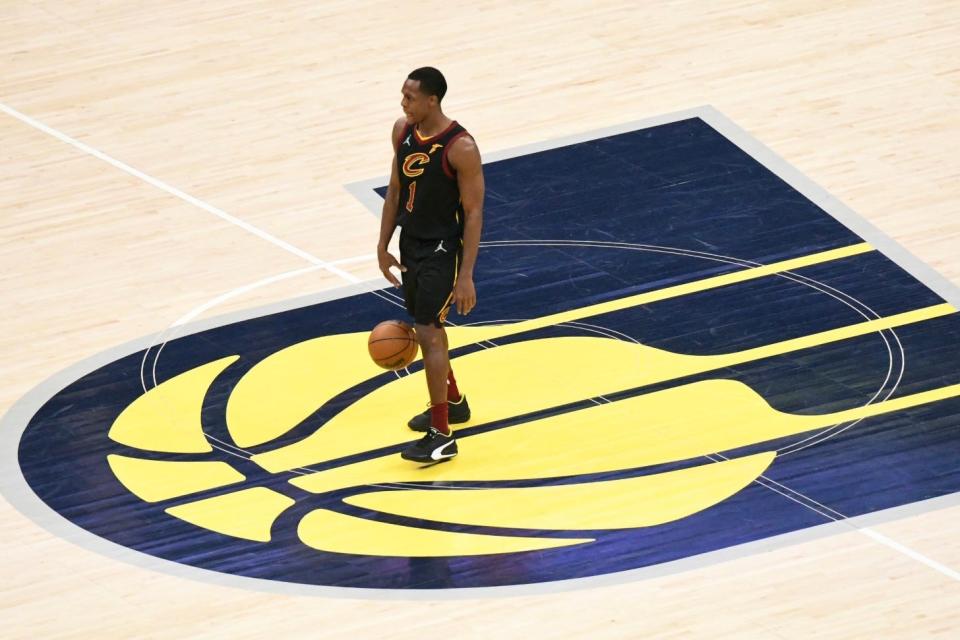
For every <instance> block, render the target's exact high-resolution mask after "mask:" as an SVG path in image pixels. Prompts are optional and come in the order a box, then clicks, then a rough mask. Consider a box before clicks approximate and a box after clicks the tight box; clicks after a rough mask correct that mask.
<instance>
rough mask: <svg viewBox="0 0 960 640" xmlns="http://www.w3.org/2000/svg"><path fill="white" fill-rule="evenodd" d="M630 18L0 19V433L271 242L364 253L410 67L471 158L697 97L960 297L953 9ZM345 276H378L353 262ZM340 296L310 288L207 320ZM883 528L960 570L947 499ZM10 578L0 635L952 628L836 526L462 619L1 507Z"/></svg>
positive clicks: (220, 285) (73, 11)
mask: <svg viewBox="0 0 960 640" xmlns="http://www.w3.org/2000/svg"><path fill="white" fill-rule="evenodd" d="M640 4H641V3H625V4H623V5H616V4H613V3H609V2H574V1H567V2H550V3H547V2H524V3H512V2H499V1H493V0H490V1H483V2H477V3H450V2H432V1H431V2H417V3H378V2H342V1H340V2H323V3H321V2H303V1H300V2H297V1H292V0H291V1H282V0H280V1H276V2H264V1H262V0H260V1H255V0H235V1H229V0H223V1H220V2H212V1H211V2H193V1H186V0H180V1H167V2H159V3H129V2H123V1H116V0H115V1H112V2H80V1H75V2H44V1H39V0H37V1H34V2H8V3H4V4H3V5H2V6H0V103H2V105H3V106H4V111H3V112H2V113H0V295H2V301H3V311H4V312H3V314H2V317H0V379H2V381H3V384H2V387H0V413H2V412H4V411H6V410H7V409H8V408H9V407H10V406H11V405H12V404H13V402H15V401H16V400H17V399H18V398H19V397H20V396H22V395H23V394H24V393H26V392H27V391H28V390H30V389H31V388H33V387H34V386H36V385H37V384H39V383H40V382H42V381H43V380H44V379H46V378H47V377H49V376H51V375H53V374H54V373H56V372H58V371H60V370H61V369H64V368H66V367H67V366H69V365H71V364H73V363H75V362H77V361H79V360H81V359H83V358H84V357H87V356H89V355H92V354H95V353H98V352H100V351H102V350H105V349H107V348H109V347H112V346H115V345H118V344H120V343H122V342H125V341H127V340H130V339H133V338H137V337H140V336H143V335H147V334H151V333H158V332H160V331H162V330H163V329H165V328H166V327H167V326H168V325H170V324H171V323H173V322H174V321H176V320H177V319H178V318H180V317H182V316H183V315H185V314H187V313H189V312H190V311H191V310H193V309H196V308H197V307H199V306H201V305H203V304H204V303H206V302H208V301H210V300H212V299H214V298H216V297H217V296H219V295H221V294H223V293H225V292H228V291H231V290H234V289H237V288H238V287H242V286H244V285H247V284H250V283H252V282H255V281H257V280H260V279H262V278H266V277H269V276H273V275H276V274H280V273H284V272H288V271H292V270H296V269H301V268H303V267H306V266H309V265H310V264H311V263H310V262H309V260H308V259H306V258H305V257H304V256H303V254H300V255H297V254H296V253H294V252H292V251H291V249H290V247H289V246H281V244H282V242H286V243H290V244H291V245H293V246H295V247H296V248H298V249H299V250H301V251H302V252H305V253H307V254H310V255H312V256H314V257H315V258H319V259H321V260H323V261H336V260H340V259H346V258H351V257H354V256H362V255H368V256H372V250H373V247H374V245H375V242H376V230H377V221H376V220H375V219H374V217H372V216H371V215H370V214H369V212H368V211H366V210H365V209H364V207H363V205H362V204H360V203H359V202H357V201H356V200H355V199H354V198H353V197H352V196H351V195H350V194H349V193H348V192H347V191H345V190H344V188H343V185H344V184H346V183H350V182H354V181H357V180H361V179H364V178H369V177H372V176H376V175H381V174H384V173H386V172H387V170H388V168H389V164H388V163H389V158H390V148H389V146H388V145H389V142H388V135H389V130H390V125H391V123H392V122H393V120H394V119H395V118H396V117H397V116H398V115H399V113H400V112H399V100H400V94H399V89H400V85H401V84H402V81H403V78H404V77H405V75H406V73H407V72H409V71H410V70H411V69H413V68H414V67H417V66H421V65H424V64H431V65H434V66H437V67H439V68H440V69H442V70H443V71H444V73H445V74H446V75H447V78H448V81H449V84H450V91H449V94H448V97H447V99H446V100H445V107H446V111H447V112H448V114H450V115H452V116H453V117H456V118H457V119H458V120H460V121H461V122H462V123H464V124H465V125H466V126H467V127H468V128H469V129H470V130H471V132H472V133H473V134H474V135H475V136H476V138H477V140H478V141H479V144H480V147H481V150H482V151H495V150H500V149H505V148H509V147H514V146H518V145H522V144H528V143H533V142H539V141H543V140H546V139H550V138H555V137H560V136H564V135H568V134H572V133H577V132H582V131H587V130H592V129H597V128H601V127H605V126H611V125H616V124H620V123H623V122H626V121H631V120H636V119H640V118H644V117H648V116H652V115H656V114H660V113H666V112H671V111H676V110H679V109H682V108H686V107H692V106H697V105H701V104H712V105H713V106H715V107H716V108H718V109H719V110H720V111H721V112H723V113H724V114H725V115H727V116H728V117H730V118H731V119H733V120H734V121H735V122H737V123H738V124H739V125H740V126H742V127H744V128H745V129H746V130H748V131H749V132H750V133H751V134H753V135H754V136H755V137H757V138H758V139H760V140H761V141H763V142H764V143H766V144H767V145H769V146H770V147H771V148H772V149H773V150H774V151H776V152H777V153H778V154H780V155H781V156H782V157H783V158H785V159H786V160H787V161H788V162H789V163H791V164H793V165H794V166H795V167H797V168H798V169H799V170H800V171H801V172H803V173H804V174H806V175H807V176H808V177H810V178H811V179H812V180H814V181H815V182H817V183H818V184H820V185H821V186H822V187H824V188H825V189H826V190H827V191H829V192H830V193H831V194H833V195H835V196H836V197H837V198H839V199H840V200H841V201H843V202H844V203H846V204H847V205H848V206H850V207H851V208H853V209H854V210H855V211H857V212H858V213H859V214H860V215H862V216H863V217H865V218H867V219H868V220H870V221H871V222H873V223H874V224H875V225H876V226H877V227H879V228H880V229H881V230H883V231H884V232H885V233H887V234H888V235H890V236H891V237H893V238H894V239H895V240H897V241H898V242H900V243H901V244H903V245H904V246H905V247H907V249H909V250H910V251H911V252H913V253H914V254H915V255H916V256H918V257H919V258H920V259H921V260H923V261H925V262H927V263H928V264H930V265H932V266H933V267H934V268H936V269H937V270H939V272H940V273H942V274H943V275H945V276H946V277H947V278H948V279H950V280H951V281H952V282H953V283H954V284H960V257H958V254H960V252H958V249H960V216H958V214H957V208H958V206H960V162H958V160H957V149H958V147H960V47H958V43H960V4H958V3H957V2H951V1H939V2H938V1H931V2H900V3H898V2H834V1H829V2H818V1H807V2H777V3H766V2H760V3H756V4H754V5H751V4H749V3H744V2H725V3H720V2H713V3H705V2H663V3H643V6H640ZM10 109H12V110H16V112H18V113H19V114H22V116H24V117H29V118H34V119H36V120H37V121H39V123H42V125H46V126H47V127H50V128H52V129H53V130H56V131H57V132H61V133H62V134H64V135H66V136H69V137H70V138H72V139H73V140H75V141H76V142H77V143H78V144H83V145H89V148H88V147H78V146H76V145H72V144H70V143H69V141H67V140H64V139H61V138H57V137H55V136H54V135H53V131H50V130H42V127H41V125H40V124H39V123H33V124H30V123H29V122H28V121H27V120H25V118H24V117H20V116H18V115H16V114H15V113H13V112H11V111H10ZM93 149H95V150H98V151H99V152H102V153H103V154H107V155H108V156H110V157H112V158H114V159H116V160H118V161H120V162H122V163H124V165H125V166H127V167H130V168H132V169H135V170H139V171H140V172H143V174H146V176H149V177H151V178H153V179H155V180H158V181H162V183H163V184H165V185H168V187H169V189H167V190H164V189H163V188H161V187H162V186H163V185H158V184H156V183H153V184H151V183H149V182H148V181H146V180H145V177H144V176H138V175H132V174H131V173H129V172H125V171H123V170H122V169H121V168H118V167H117V166H114V165H112V164H110V163H108V162H107V161H105V159H104V158H103V157H96V156H95V155H92V154H91V151H92V150H93ZM175 190H181V191H182V194H180V192H177V191H175ZM186 194H189V196H192V197H193V198H196V199H198V200H199V201H202V202H197V201H195V200H192V201H191V200H189V199H185V198H184V197H181V196H183V195H186ZM203 203H205V204H206V206H203ZM217 213H222V214H224V215H216V214H217ZM226 214H229V216H234V217H235V218H236V219H238V220H242V221H243V222H246V223H248V224H250V225H254V226H255V227H256V228H257V229H259V230H261V231H262V234H261V235H256V234H254V233H251V231H249V230H247V229H244V228H241V226H238V224H236V220H231V219H226V218H225V217H224V216H225V215H226ZM265 234H269V235H270V237H272V238H275V239H276V240H277V241H276V242H271V240H270V238H268V237H266V236H265ZM343 269H345V270H346V271H348V272H349V273H351V274H352V275H354V276H355V277H357V278H360V279H364V280H365V279H368V278H371V277H373V276H375V275H376V270H375V264H374V261H373V260H372V259H371V260H365V261H359V262H351V263H348V264H345V265H344V266H343ZM344 283H345V281H344V279H343V278H342V277H340V276H337V275H335V274H333V273H330V272H328V271H325V270H322V269H320V270H317V271H314V272H312V273H310V274H307V275H303V276H300V277H295V278H291V279H288V280H285V281H283V282H282V283H280V284H277V285H274V286H270V287H264V288H259V289H257V290H255V291H253V292H251V293H250V294H247V295H240V296H237V297H235V298H233V299H232V300H230V301H229V302H228V303H225V304H222V305H219V306H216V307H215V308H213V309H211V310H210V311H209V312H207V315H214V314H221V313H224V312H227V311H231V310H236V309H239V308H248V307H252V306H256V305H259V304H264V303H267V302H273V301H278V300H283V299H287V298H290V297H293V296H296V295H303V294H309V293H314V292H318V291H322V290H325V289H329V288H332V287H337V286H342V285H343V284H344ZM481 304H482V300H481ZM874 529H875V530H876V531H877V532H880V533H882V534H883V535H886V536H888V537H889V538H891V539H893V540H896V541H898V542H900V543H902V544H905V545H908V546H909V547H910V548H912V549H914V550H915V551H917V552H919V553H920V554H923V555H924V556H926V557H928V558H930V559H933V560H935V561H936V562H938V563H940V564H941V565H943V566H945V567H948V568H952V569H953V570H954V571H956V570H957V569H960V544H958V543H957V540H958V539H960V508H951V509H943V510H939V511H933V512H929V513H926V514H924V515H921V516H916V517H911V518H907V519H902V520H897V521H894V522H889V523H886V524H882V525H877V526H875V527H874ZM0 558H2V559H0V577H2V583H0V591H2V598H0V619H2V621H3V622H2V626H3V628H4V631H3V635H4V636H5V637H11V636H12V637H18V638H19V637H23V638H27V637H29V638H35V637H43V638H47V637H75V638H87V637H98V638H114V637H117V638H121V637H124V638H125V637H151V638H183V637H262V636H264V635H265V634H269V635H270V636H271V637H274V638H284V637H311V638H317V637H323V638H339V637H352V638H382V637H390V638H417V639H422V638H434V637H436V638H490V637H510V638H513V637H525V638H555V637H556V638H560V637H562V638H585V637H590V638H639V637H663V638H668V637H676V638H688V637H711V638H727V637H729V638H753V637H757V638H813V637H825V638H879V637H900V638H917V637H928V636H936V637H944V638H947V637H957V634H960V614H958V613H957V611H958V607H960V583H958V581H956V580H955V579H952V578H951V577H949V576H948V575H946V574H945V573H943V572H941V571H937V570H935V569H933V568H931V567H930V566H927V565H925V564H923V563H921V562H919V561H917V560H916V559H913V558H911V557H908V556H907V555H904V554H903V553H901V552H898V551H896V550H894V549H892V548H890V547H889V546H885V545H882V544H880V543H878V542H876V541H875V540H873V539H871V538H869V537H867V536H865V535H863V534H862V533H858V532H855V531H851V532H850V533H848V534H844V535H839V536H831V537H828V538H824V539H820V540H817V541H814V542H807V543H804V544H800V545H796V546H791V547H788V548H784V549H780V550H777V551H771V552H768V553H763V554H759V555H753V556H750V557H747V558H744V559H740V560H735V561H730V562H726V563H723V564H717V565H713V566H710V567H707V568H703V569H698V570H694V571H688V572H684V573H680V574H675V575H671V576H668V577H664V578H657V579H650V580H646V581H643V582H636V583H631V584H622V585H618V586H610V587H603V588H596V589H591V590H584V591H573V592H564V593H557V594H547V595H539V596H524V597H517V598H496V599H483V600H480V599H477V600H465V601H456V602H453V601H444V602H428V601H416V602H402V601H370V600H362V601H361V600H356V601H354V600H346V599H326V598H319V597H291V596H282V595H269V594H262V593H256V592H250V591H244V590H239V589H234V588H227V587H216V586H210V585H207V584H202V583H199V582H193V581H188V580H184V579H181V578H177V577H171V576H167V575H163V574H159V573H153V572H150V571H147V570H144V569H140V568H136V567H132V566H129V565H127V564H123V563H120V562H117V561H113V560H110V559H107V558H105V557H103V556H101V555H98V554H94V553H92V552H89V551H87V550H84V549H81V548H79V547H77V546H74V545H73V544H72V543H70V542H68V541H65V540H62V539H60V538H58V537H55V536H53V535H52V534H50V533H48V532H46V531H45V530H43V529H41V528H39V527H38V526H36V525H35V524H33V523H32V522H31V521H30V520H29V519H27V518H26V517H24V516H23V515H21V514H20V513H19V512H17V511H16V510H14V509H13V508H12V507H11V506H10V505H8V504H7V503H6V502H2V501H0Z"/></svg>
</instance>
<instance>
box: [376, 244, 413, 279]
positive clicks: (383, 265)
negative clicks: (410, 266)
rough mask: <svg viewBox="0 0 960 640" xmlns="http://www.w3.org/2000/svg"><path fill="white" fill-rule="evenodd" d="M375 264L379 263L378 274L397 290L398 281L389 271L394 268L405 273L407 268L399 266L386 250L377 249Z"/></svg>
mask: <svg viewBox="0 0 960 640" xmlns="http://www.w3.org/2000/svg"><path fill="white" fill-rule="evenodd" d="M377 262H378V263H380V273H382V274H383V277H384V278H386V279H387V280H388V281H389V282H390V284H392V285H393V286H395V287H397V288H399V287H400V280H398V279H397V276H395V275H393V272H392V271H390V269H391V268H393V267H396V268H397V269H399V270H400V271H406V270H407V268H406V267H405V266H403V265H402V264H400V262H399V261H398V260H397V259H396V258H394V257H393V254H391V253H390V252H389V251H387V250H386V249H377Z"/></svg>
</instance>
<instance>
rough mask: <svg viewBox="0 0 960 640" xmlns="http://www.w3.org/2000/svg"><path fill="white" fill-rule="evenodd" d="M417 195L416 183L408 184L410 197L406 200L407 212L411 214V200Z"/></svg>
mask: <svg viewBox="0 0 960 640" xmlns="http://www.w3.org/2000/svg"><path fill="white" fill-rule="evenodd" d="M416 195H417V181H416V180H414V181H413V182H411V183H410V197H409V198H407V211H409V212H410V213H413V198H414V196H416Z"/></svg>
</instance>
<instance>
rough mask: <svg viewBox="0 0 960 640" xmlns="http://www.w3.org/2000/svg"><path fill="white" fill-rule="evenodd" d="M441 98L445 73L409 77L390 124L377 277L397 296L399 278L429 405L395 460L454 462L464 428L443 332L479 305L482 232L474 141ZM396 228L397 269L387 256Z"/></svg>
mask: <svg viewBox="0 0 960 640" xmlns="http://www.w3.org/2000/svg"><path fill="white" fill-rule="evenodd" d="M446 91H447V82H446V80H445V79H444V77H443V74H441V73H440V72H439V71H438V70H436V69H434V68H433V67H422V68H420V69H416V70H415V71H413V72H412V73H411V74H410V75H409V76H407V80H406V82H404V83H403V88H402V90H401V93H402V94H403V99H402V100H401V101H400V105H401V106H402V107H403V112H404V114H405V117H403V118H400V119H399V120H397V121H396V123H395V124H394V125H393V134H392V136H391V140H392V142H393V151H394V162H393V170H392V171H391V174H390V185H389V186H388V187H387V195H386V198H385V200H384V203H383V216H382V218H381V222H380V242H379V244H378V245H377V259H378V261H379V263H380V271H382V272H383V275H384V277H385V278H386V279H387V280H389V281H390V282H391V283H392V284H393V285H394V286H396V287H399V286H401V282H400V281H398V280H397V277H396V276H395V275H394V274H393V272H391V270H390V269H391V268H393V267H396V268H398V269H399V270H400V273H401V277H402V280H403V283H402V287H403V295H404V299H405V301H406V307H407V311H408V312H409V313H410V315H412V316H413V319H414V328H415V330H416V333H417V341H418V342H419V344H420V349H421V351H422V353H423V366H424V369H425V370H426V377H427V390H428V391H429V394H430V406H429V408H428V409H427V410H426V411H425V412H423V413H422V414H418V415H416V416H414V417H413V418H412V419H411V420H410V421H409V422H408V423H407V426H408V427H410V429H412V430H414V431H425V432H426V435H424V436H423V438H422V439H420V440H419V441H418V442H415V443H413V444H412V445H410V446H409V447H408V448H407V449H406V450H405V451H403V453H402V454H401V455H402V456H403V457H404V458H406V459H407V460H413V461H415V462H439V461H442V460H447V459H450V458H452V457H454V456H455V455H457V443H456V441H455V440H454V438H453V435H452V434H451V432H450V423H461V422H466V421H467V420H469V419H470V406H469V405H468V404H467V398H466V397H465V396H463V395H461V394H460V391H459V389H458V388H457V381H456V378H455V377H454V375H453V370H452V369H451V368H450V356H449V353H448V344H447V334H446V331H444V328H443V325H444V323H445V322H446V319H447V313H448V312H449V311H450V307H451V305H456V308H457V312H458V313H460V314H461V315H466V314H468V313H470V310H471V309H473V307H474V305H475V304H476V302H477V294H476V290H475V289H474V286H473V266H474V263H475V262H476V260H477V250H478V248H479V246H480V230H481V227H482V226H483V170H482V168H481V166H480V152H479V150H478V149H477V144H476V142H475V141H474V140H473V138H472V137H471V136H470V134H468V133H467V132H466V130H465V129H464V128H463V127H461V126H460V125H459V124H457V122H456V121H454V120H451V119H450V118H448V117H447V116H446V115H444V113H443V110H442V109H441V108H440V102H441V101H442V100H443V96H444V94H445V93H446ZM397 226H400V227H401V231H400V261H399V262H398V261H397V259H396V258H395V257H394V256H393V255H391V254H390V253H389V252H388V251H387V244H388V243H389V242H390V238H391V237H392V236H393V232H394V230H395V229H396V227H397Z"/></svg>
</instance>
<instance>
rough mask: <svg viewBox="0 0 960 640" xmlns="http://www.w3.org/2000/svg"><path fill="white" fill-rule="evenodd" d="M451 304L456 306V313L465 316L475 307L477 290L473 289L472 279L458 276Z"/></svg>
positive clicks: (461, 275)
mask: <svg viewBox="0 0 960 640" xmlns="http://www.w3.org/2000/svg"><path fill="white" fill-rule="evenodd" d="M453 302H454V303H455V304H456V305H457V313H459V314H460V315H462V316H465V315H467V314H468V313H470V311H471V310H472V309H473V308H474V307H475V306H476V305H477V290H476V289H475V288H474V287H473V278H472V277H470V276H464V275H463V274H460V277H458V278H457V284H456V285H454V287H453Z"/></svg>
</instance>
